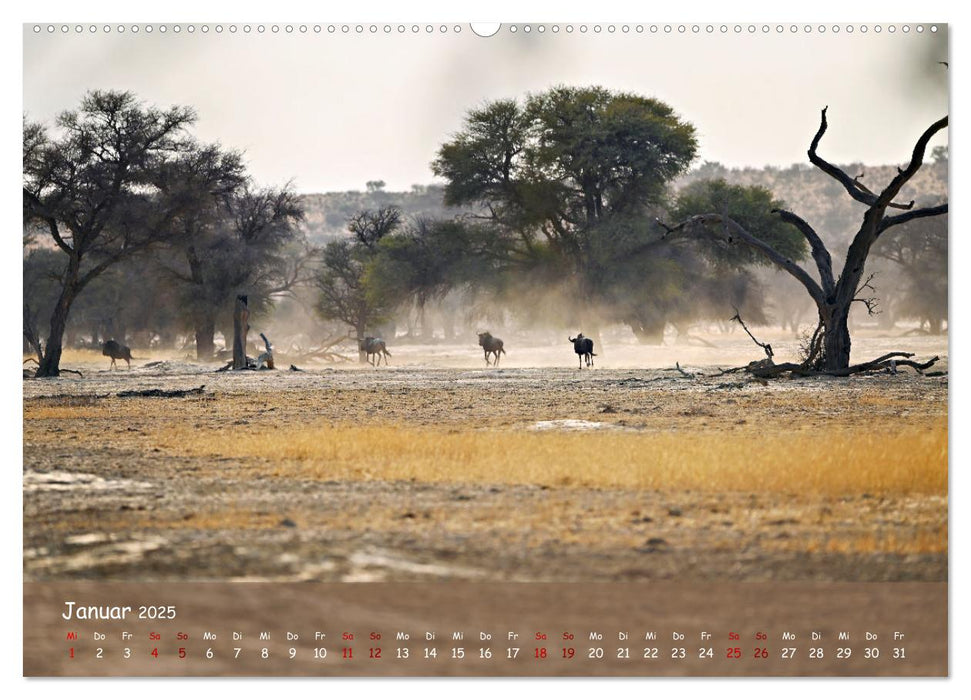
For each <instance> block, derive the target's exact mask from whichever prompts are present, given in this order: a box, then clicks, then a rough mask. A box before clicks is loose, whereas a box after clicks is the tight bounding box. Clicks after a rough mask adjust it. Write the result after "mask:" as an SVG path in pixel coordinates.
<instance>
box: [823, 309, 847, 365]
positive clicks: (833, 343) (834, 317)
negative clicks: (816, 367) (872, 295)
mask: <svg viewBox="0 0 971 700" xmlns="http://www.w3.org/2000/svg"><path fill="white" fill-rule="evenodd" d="M849 315H850V306H849V304H847V305H846V306H840V307H835V308H833V309H831V310H830V313H829V316H828V318H827V319H826V328H825V330H824V334H823V369H826V370H839V369H846V368H847V367H849V366H850V327H849Z"/></svg>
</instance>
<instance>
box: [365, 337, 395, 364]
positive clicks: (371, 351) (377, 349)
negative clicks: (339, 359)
mask: <svg viewBox="0 0 971 700" xmlns="http://www.w3.org/2000/svg"><path fill="white" fill-rule="evenodd" d="M357 342H358V349H359V350H360V351H361V352H363V353H364V356H365V358H367V361H368V362H370V363H371V364H372V365H374V366H375V367H377V366H378V365H380V364H381V358H382V357H384V364H385V366H387V364H388V358H389V357H391V353H390V352H388V347H387V346H386V345H385V343H384V341H383V340H382V339H381V338H374V337H372V336H368V337H366V338H364V339H363V340H358V341H357ZM372 355H373V356H375V357H377V360H378V361H377V363H375V362H374V361H373V360H371V356H372Z"/></svg>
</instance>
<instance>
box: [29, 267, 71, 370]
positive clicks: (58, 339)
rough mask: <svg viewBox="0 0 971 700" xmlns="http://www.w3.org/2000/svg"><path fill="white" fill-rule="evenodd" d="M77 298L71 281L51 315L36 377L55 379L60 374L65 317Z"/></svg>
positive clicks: (65, 287) (65, 286) (62, 292)
mask: <svg viewBox="0 0 971 700" xmlns="http://www.w3.org/2000/svg"><path fill="white" fill-rule="evenodd" d="M76 297H77V288H76V286H75V284H74V283H73V282H71V281H69V282H67V283H66V284H65V285H64V288H63V289H62V290H61V296H60V297H59V298H58V300H57V305H55V306H54V313H53V314H51V332H50V335H48V336H47V348H46V350H45V352H44V359H43V360H42V361H41V363H40V366H39V367H38V368H37V375H36V376H38V377H57V376H59V375H60V373H61V349H62V346H63V343H64V328H65V327H66V326H67V317H68V314H69V313H70V312H71V305H72V304H73V303H74V299H75V298H76Z"/></svg>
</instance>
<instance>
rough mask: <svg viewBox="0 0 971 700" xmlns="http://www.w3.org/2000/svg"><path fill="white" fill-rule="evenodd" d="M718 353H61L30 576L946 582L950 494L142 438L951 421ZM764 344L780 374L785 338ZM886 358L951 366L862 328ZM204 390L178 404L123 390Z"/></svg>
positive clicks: (33, 463)
mask: <svg viewBox="0 0 971 700" xmlns="http://www.w3.org/2000/svg"><path fill="white" fill-rule="evenodd" d="M706 342H710V341H706ZM718 342H721V343H722V344H721V347H709V346H707V345H704V344H702V343H696V344H688V345H683V346H679V347H671V346H668V347H662V348H657V349H649V348H643V347H640V346H633V345H630V346H628V345H623V346H618V347H614V348H612V349H611V351H610V352H609V353H608V352H603V351H601V355H599V356H598V358H597V359H598V365H597V368H595V369H594V370H592V371H588V370H583V371H579V370H577V369H576V367H575V366H574V365H573V362H574V361H575V356H574V355H573V354H572V352H571V348H570V346H569V345H568V344H567V343H566V342H565V339H564V343H563V345H562V346H555V347H554V346H551V347H532V348H520V347H518V346H517V345H516V344H515V343H514V342H513V343H510V342H509V341H507V349H508V352H509V354H508V356H507V357H504V358H503V361H502V366H500V367H499V368H498V369H496V368H486V367H485V363H484V362H483V361H482V358H481V354H480V353H479V352H477V349H476V348H475V347H474V345H473V346H472V347H468V348H466V347H463V346H402V347H391V351H392V353H394V355H393V358H392V363H393V364H392V365H391V366H390V367H387V368H385V367H382V368H380V369H373V368H370V367H366V368H361V367H360V366H358V365H357V364H354V363H350V364H342V365H338V366H309V365H308V366H305V367H303V369H304V370H305V371H301V372H290V371H287V370H280V369H278V370H276V371H273V372H243V373H235V374H234V373H216V372H214V369H215V367H216V365H209V366H204V365H199V364H195V363H192V362H190V361H186V360H173V359H168V360H165V361H162V362H161V364H155V362H158V361H159V360H158V359H157V358H150V359H151V360H152V361H151V362H150V360H149V359H144V360H138V361H136V362H135V363H134V367H133V369H132V370H131V371H128V370H121V371H107V370H106V366H107V361H102V359H101V358H98V357H96V356H92V357H90V358H80V359H79V360H78V361H77V362H71V361H67V362H65V363H64V366H65V367H72V368H75V369H80V370H81V371H82V372H83V374H84V376H83V377H78V376H74V375H69V374H68V375H64V376H63V377H61V378H57V379H46V380H25V382H24V411H25V414H24V415H25V420H24V575H25V579H26V580H34V581H55V580H79V579H82V580H83V579H90V580H148V581H151V580H267V581H345V582H346V581H411V580H429V579H434V580H443V579H451V580H454V579H463V580H470V581H551V582H553V581H650V580H658V581H659V580H691V581H715V580H731V581H771V580H786V581H908V580H913V581H946V579H947V553H946V547H947V542H946V537H947V498H946V495H943V494H940V495H928V494H906V493H903V494H889V495H888V494H882V495H881V494H873V493H867V492H860V493H845V494H840V495H835V496H834V495H827V496H820V495H814V494H804V493H789V494H779V493H761V492H758V491H757V490H756V491H752V490H749V491H717V492H713V491H707V490H705V489H698V490H691V491H670V490H658V491H645V490H639V489H617V488H590V487H583V488H581V487H576V486H558V485H556V484H544V483H521V484H517V483H508V482H503V483H482V482H476V483H470V482H465V481H463V480H462V479H461V477H460V476H458V477H457V478H455V479H454V480H452V481H449V482H444V483H422V482H420V481H394V480H382V479H380V478H370V479H362V480H355V479H348V480H328V479H314V478H288V477H287V476H286V474H285V473H283V474H281V473H280V470H279V469H278V466H279V465H276V464H274V461H273V460H272V459H258V458H250V457H247V458H238V457H234V456H232V455H222V456H220V455H215V456H208V457H203V456H192V455H187V454H186V453H185V452H184V451H181V450H179V449H176V448H175V447H171V446H167V445H166V443H164V441H161V440H159V439H158V434H159V432H160V431H164V430H165V429H168V428H172V427H179V428H184V429H198V430H201V431H205V430H246V429H247V426H251V425H265V424H266V422H267V421H271V422H273V423H274V424H277V425H285V426H288V427H292V426H300V425H315V424H320V423H321V422H325V423H330V424H333V425H346V424H354V425H359V424H364V423H368V422H380V423H383V424H393V425H397V426H405V427H408V426H416V427H421V426H438V427H445V428H447V429H449V430H455V431H458V432H460V433H461V432H463V431H477V430H483V429H489V430H500V431H525V430H537V429H543V428H545V429H550V430H562V431H569V430H584V429H585V430H612V429H613V430H616V429H623V430H637V431H672V430H673V431H683V432H684V434H685V436H686V439H690V435H691V431H694V430H700V429H704V430H708V431H711V430H716V431H725V432H726V433H730V432H731V431H734V430H741V429H743V428H745V427H747V428H749V429H750V428H751V427H752V425H753V424H754V425H764V426H765V429H766V430H767V431H787V430H796V429H800V430H805V429H814V428H815V429H825V428H826V427H828V426H834V425H844V426H846V425H857V426H860V429H861V430H865V429H866V425H867V422H868V421H884V422H889V421H894V420H901V419H906V420H907V421H908V422H910V423H916V424H919V425H923V424H926V425H928V426H930V425H933V424H935V423H937V424H940V422H941V421H942V419H946V416H947V391H948V389H947V377H946V376H943V377H918V376H916V375H914V374H912V373H910V372H905V373H901V374H898V375H896V376H890V375H887V374H877V375H868V376H857V377H851V378H849V379H841V380H834V379H816V380H797V381H786V380H782V381H776V382H770V383H768V384H764V383H759V382H750V381H746V379H745V378H744V376H743V375H738V374H730V375H723V376H720V377H713V376H701V374H704V375H711V374H713V373H715V372H716V371H717V368H718V367H722V368H724V367H728V366H731V365H733V364H742V363H744V362H746V361H748V360H751V359H758V356H757V354H756V353H755V352H753V351H754V350H756V349H755V348H753V346H752V345H751V343H750V341H748V340H747V339H746V338H744V337H740V336H738V335H737V334H735V335H732V336H730V337H728V338H726V339H722V340H720V341H718ZM773 344H774V346H775V347H776V348H777V358H778V359H780V360H782V361H784V360H785V359H788V358H786V357H785V353H786V352H791V351H792V349H793V347H794V345H795V343H794V342H792V341H787V340H785V339H784V338H780V339H778V340H774V341H773ZM899 349H906V350H908V351H915V352H917V353H918V355H919V356H920V358H921V359H924V358H926V357H928V356H929V355H931V354H937V355H941V356H942V358H943V360H942V363H941V364H940V365H939V367H938V368H939V369H943V370H946V369H947V362H946V351H947V348H946V345H945V341H944V339H940V338H927V337H908V338H866V337H863V338H862V339H860V340H858V341H857V343H856V345H855V351H856V352H857V353H858V356H857V357H855V359H868V358H869V357H873V356H876V355H879V354H881V353H883V352H886V351H888V350H899ZM281 359H284V358H281ZM105 360H106V358H105ZM675 361H677V362H679V363H680V365H681V367H682V368H684V369H686V370H687V371H688V372H691V373H693V374H695V375H696V376H694V377H692V378H687V377H685V376H683V375H681V374H680V373H679V372H677V371H676V370H674V369H673V366H674V362H675ZM147 364H151V366H148V367H146V366H145V365H147ZM280 365H282V366H284V367H285V366H286V364H285V363H283V362H281V363H280ZM938 368H935V369H938ZM198 387H204V388H203V389H202V391H201V393H198V394H189V395H186V396H184V397H175V398H148V397H134V398H131V397H119V396H118V394H119V393H120V392H124V391H132V390H136V391H137V390H143V389H166V390H172V389H193V388H198ZM59 412H60V413H59ZM823 434H824V433H823ZM757 447H758V446H757V444H753V446H752V449H757ZM457 471H458V472H459V473H460V465H457Z"/></svg>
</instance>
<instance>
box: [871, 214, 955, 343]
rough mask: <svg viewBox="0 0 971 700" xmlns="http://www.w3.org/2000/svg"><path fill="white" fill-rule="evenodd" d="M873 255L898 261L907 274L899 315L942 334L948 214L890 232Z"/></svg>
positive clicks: (899, 303)
mask: <svg viewBox="0 0 971 700" xmlns="http://www.w3.org/2000/svg"><path fill="white" fill-rule="evenodd" d="M939 204H940V202H936V201H931V202H925V206H935V205H939ZM873 255H874V256H876V257H879V258H883V259H884V260H889V261H890V262H892V263H895V264H896V265H897V266H898V267H899V269H900V272H901V273H902V274H903V277H904V283H903V285H901V287H902V288H901V289H900V290H899V291H900V297H901V298H900V300H899V302H898V304H897V315H898V316H903V317H907V318H915V319H917V320H918V321H920V323H921V327H922V328H923V325H924V323H926V324H927V326H928V331H929V332H930V333H932V334H934V335H939V334H941V333H942V332H943V329H944V322H945V321H947V217H943V216H939V217H934V218H928V219H920V220H916V221H911V222H908V223H906V224H904V225H902V226H901V227H900V228H897V229H894V230H893V231H890V232H889V233H888V234H887V235H886V236H884V237H883V238H881V239H880V241H879V242H878V244H877V245H876V246H874V248H873Z"/></svg>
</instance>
